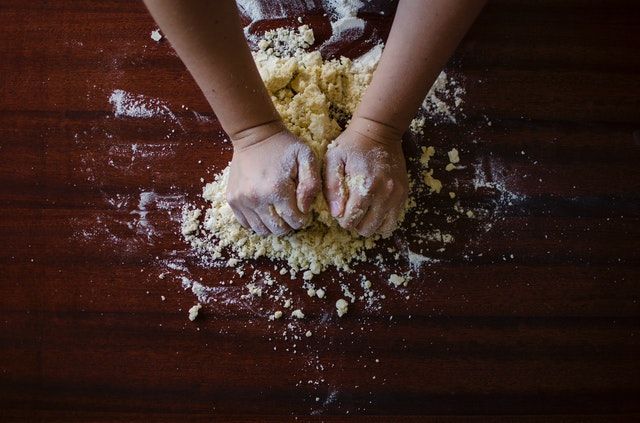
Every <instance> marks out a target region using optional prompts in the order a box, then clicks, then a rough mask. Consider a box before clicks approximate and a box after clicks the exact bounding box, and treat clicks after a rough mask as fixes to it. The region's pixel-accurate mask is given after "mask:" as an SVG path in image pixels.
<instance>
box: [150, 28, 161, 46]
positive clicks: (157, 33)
mask: <svg viewBox="0 0 640 423" xmlns="http://www.w3.org/2000/svg"><path fill="white" fill-rule="evenodd" d="M151 39H152V40H153V41H155V42H156V43H158V42H160V40H162V34H161V33H160V30H159V29H155V30H153V31H151Z"/></svg>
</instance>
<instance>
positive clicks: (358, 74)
mask: <svg viewBox="0 0 640 423" xmlns="http://www.w3.org/2000/svg"><path fill="white" fill-rule="evenodd" d="M313 42H314V35H313V31H312V30H311V29H310V28H309V27H308V26H306V25H304V26H301V27H299V28H298V29H297V30H290V29H284V28H280V29H277V30H273V31H269V32H267V33H266V34H265V35H264V36H263V38H262V39H261V40H260V42H259V43H258V48H259V50H258V51H257V52H255V53H254V60H255V62H256V64H257V66H258V70H259V71H260V75H261V77H262V79H263V81H264V83H265V86H266V87H267V90H268V92H269V93H270V94H271V98H272V100H273V103H274V104H275V107H276V109H277V110H278V112H279V113H280V116H281V117H282V120H283V121H284V123H285V125H286V126H287V128H288V129H289V130H290V131H291V132H292V133H293V134H295V135H296V136H298V137H299V138H300V139H302V140H303V141H304V142H306V143H307V144H308V145H309V146H310V147H311V148H312V150H313V151H314V153H315V154H316V156H317V157H318V158H320V159H321V158H322V157H324V155H325V152H326V150H327V146H328V145H329V143H331V141H333V140H334V139H335V138H336V137H337V136H338V135H339V134H340V133H341V132H342V130H343V125H344V124H345V123H346V122H348V120H349V119H350V117H351V115H352V114H353V112H354V111H355V109H356V107H357V105H358V103H359V102H360V99H361V97H362V95H363V94H364V91H365V89H366V88H367V86H368V85H369V83H370V81H371V77H372V74H373V71H374V70H375V67H376V65H377V61H378V59H379V58H380V53H381V52H382V46H379V47H376V49H375V50H374V53H373V54H370V55H369V56H367V57H366V58H364V59H363V60H360V61H351V60H349V59H347V58H344V57H342V58H340V59H334V60H326V61H325V60H323V59H322V57H321V55H320V52H318V51H312V52H309V51H307V50H306V49H307V48H308V47H309V46H311V45H312V44H313ZM228 176H229V167H227V168H226V169H225V170H223V171H222V172H221V173H220V174H218V175H217V176H216V177H215V179H214V181H213V182H212V183H210V184H207V185H206V186H205V187H204V189H203V198H204V199H205V200H206V201H207V202H208V203H209V204H208V208H207V209H206V210H203V209H198V208H196V209H185V210H184V213H183V224H182V233H183V235H184V237H185V239H186V240H187V241H188V242H189V243H190V244H191V246H192V248H194V249H195V250H196V251H197V252H198V254H199V255H200V256H202V255H206V256H208V257H209V258H210V259H212V260H217V259H221V258H222V257H223V250H224V249H225V248H229V249H230V250H231V251H233V252H234V253H235V255H236V256H237V257H238V258H239V259H249V258H252V259H256V258H258V257H267V258H269V259H272V260H276V259H279V260H285V261H286V262H287V264H288V266H289V267H290V272H291V275H292V276H293V275H295V273H296V272H298V271H302V270H304V271H305V275H304V278H305V279H310V278H311V277H312V276H313V275H314V274H319V273H320V272H322V271H323V270H325V269H326V268H328V267H329V266H334V267H336V268H338V269H340V270H349V269H350V267H349V265H350V263H352V262H353V261H364V260H365V259H366V255H365V251H366V250H368V249H371V248H373V247H374V246H375V243H376V240H377V239H379V236H373V237H371V238H362V237H360V236H358V235H357V234H355V233H351V232H349V231H346V230H344V229H342V228H341V227H340V226H339V225H338V224H337V222H336V221H335V220H334V219H333V218H332V217H331V215H330V213H329V211H328V209H327V207H326V203H325V200H324V198H323V197H322V195H319V196H318V198H317V199H316V201H315V203H314V205H313V214H314V220H313V222H312V223H311V225H310V226H308V227H307V228H305V229H303V230H300V231H298V232H294V233H291V234H289V235H286V236H281V237H276V236H273V235H272V236H267V237H261V236H258V235H256V234H254V233H253V232H252V231H250V230H247V229H245V228H243V227H242V226H241V225H240V224H239V223H238V222H237V220H236V218H235V216H234V214H233V212H232V210H231V208H230V207H229V205H228V204H227V201H226V199H225V192H226V188H227V180H228ZM203 211H204V213H203ZM285 272H286V271H285Z"/></svg>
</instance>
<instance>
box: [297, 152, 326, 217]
mask: <svg viewBox="0 0 640 423" xmlns="http://www.w3.org/2000/svg"><path fill="white" fill-rule="evenodd" d="M319 191H320V169H319V166H318V161H317V160H316V156H315V154H313V152H312V151H311V150H307V151H303V152H301V153H300V154H299V155H298V187H297V189H296V200H297V203H298V209H299V210H300V211H301V212H302V213H307V212H308V211H309V208H310V207H311V203H312V202H313V200H314V199H315V198H316V195H318V192H319Z"/></svg>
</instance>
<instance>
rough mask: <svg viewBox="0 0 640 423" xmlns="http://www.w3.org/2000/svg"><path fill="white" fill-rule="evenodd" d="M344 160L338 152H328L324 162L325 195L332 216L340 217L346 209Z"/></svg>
mask: <svg viewBox="0 0 640 423" xmlns="http://www.w3.org/2000/svg"><path fill="white" fill-rule="evenodd" d="M345 191H346V190H345V179H344V162H343V161H342V158H341V157H340V156H338V155H337V154H332V153H331V151H329V152H327V155H326V156H325V162H324V197H325V198H326V199H327V203H328V205H329V210H331V216H333V217H335V218H339V217H341V216H342V215H343V213H344V210H345V203H346V200H347V198H346V197H347V196H346V192H345Z"/></svg>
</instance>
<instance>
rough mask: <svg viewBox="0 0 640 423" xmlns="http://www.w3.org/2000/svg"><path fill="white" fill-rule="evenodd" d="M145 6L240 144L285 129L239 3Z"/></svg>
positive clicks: (157, 2)
mask: <svg viewBox="0 0 640 423" xmlns="http://www.w3.org/2000/svg"><path fill="white" fill-rule="evenodd" d="M144 2H145V4H146V5H147V8H148V9H149V11H150V12H151V15H152V16H153V18H154V19H155V20H156V22H157V24H158V26H159V27H160V28H161V29H162V31H163V33H164V34H165V35H166V37H167V38H168V39H169V41H170V42H171V45H172V46H173V48H174V49H175V50H176V52H177V53H178V55H179V56H180V58H181V59H182V61H183V62H184V64H185V65H186V67H187V69H189V72H191V75H193V77H194V79H195V80H196V82H197V84H198V86H199V87H200V89H201V90H202V92H203V93H204V95H205V97H206V98H207V100H208V101H209V104H210V105H211V107H212V108H213V110H214V112H215V113H216V116H217V117H218V119H219V121H220V123H221V124H222V127H223V129H224V130H225V131H226V132H227V133H228V134H229V136H230V137H231V139H232V140H233V141H234V143H235V144H241V143H245V144H246V143H249V144H250V143H251V141H252V140H251V139H250V138H262V139H264V138H266V137H268V136H269V135H271V133H274V132H275V131H277V130H279V129H278V128H281V125H282V124H281V122H280V117H279V116H278V113H277V112H276V110H275V108H274V107H273V104H272V102H271V99H270V98H269V95H268V93H267V91H266V89H265V87H264V84H263V82H262V80H261V79H260V74H259V73H258V70H257V68H256V65H255V63H254V61H253V58H252V56H251V52H250V50H249V47H248V46H247V43H246V40H245V38H244V35H243V32H242V27H241V24H240V19H239V16H238V11H237V6H236V3H235V1H233V0H217V1H210V0H190V1H175V0H144ZM255 128H258V130H257V131H256V130H255ZM265 131H266V132H265ZM256 132H259V133H256ZM269 132H271V133H269Z"/></svg>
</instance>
